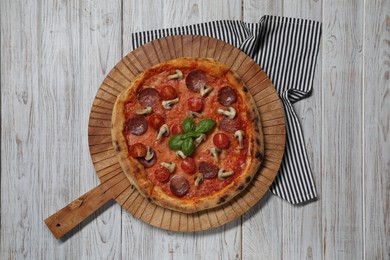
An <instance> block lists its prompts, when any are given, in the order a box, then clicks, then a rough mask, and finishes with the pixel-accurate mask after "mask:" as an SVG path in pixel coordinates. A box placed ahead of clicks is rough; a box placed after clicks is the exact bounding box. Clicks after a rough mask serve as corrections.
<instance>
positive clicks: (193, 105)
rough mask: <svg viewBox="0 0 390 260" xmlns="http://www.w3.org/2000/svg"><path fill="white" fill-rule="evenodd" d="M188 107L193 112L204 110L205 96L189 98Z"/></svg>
mask: <svg viewBox="0 0 390 260" xmlns="http://www.w3.org/2000/svg"><path fill="white" fill-rule="evenodd" d="M187 103H188V109H189V110H191V111H193V112H201V111H202V110H203V98H199V97H192V98H189V99H188V100H187Z"/></svg>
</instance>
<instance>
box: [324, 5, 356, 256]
mask: <svg viewBox="0 0 390 260" xmlns="http://www.w3.org/2000/svg"><path fill="white" fill-rule="evenodd" d="M323 3H324V5H325V6H327V8H326V9H325V10H324V12H323V19H324V20H323V25H324V33H323V43H324V46H323V51H324V53H325V54H326V55H325V56H323V63H322V65H323V69H322V86H323V88H322V103H323V104H324V108H323V112H322V116H323V118H322V120H323V121H322V129H323V130H322V131H323V132H322V140H323V143H322V153H323V155H324V156H323V157H322V158H323V160H322V180H321V183H322V184H321V185H322V198H323V199H322V210H321V211H322V229H323V236H324V238H323V239H324V241H323V245H324V249H323V255H324V258H325V259H346V258H351V259H362V258H363V251H364V244H363V226H362V223H363V204H362V203H361V202H362V194H363V185H362V183H363V174H362V173H363V160H362V159H363V146H362V142H361V140H362V138H363V135H362V134H363V133H362V124H363V122H362V114H361V113H362V109H363V107H362V102H361V98H362V76H363V74H362V69H363V66H362V64H363V57H362V49H361V48H362V44H363V34H362V32H363V30H362V28H363V27H362V26H363V21H362V19H360V17H362V15H363V6H362V4H361V3H362V2H344V1H327V0H324V1H323ZM336 13H337V15H336ZM341 25H342V26H341ZM352 122H353V123H352Z"/></svg>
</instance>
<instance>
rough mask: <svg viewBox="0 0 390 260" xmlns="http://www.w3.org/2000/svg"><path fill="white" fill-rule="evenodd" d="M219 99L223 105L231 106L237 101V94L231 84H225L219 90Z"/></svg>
mask: <svg viewBox="0 0 390 260" xmlns="http://www.w3.org/2000/svg"><path fill="white" fill-rule="evenodd" d="M217 101H218V103H219V104H221V105H223V106H230V105H231V104H233V103H235V102H236V101H237V94H236V92H235V91H234V89H232V88H231V87H229V86H225V87H223V88H221V89H220V90H218V97H217Z"/></svg>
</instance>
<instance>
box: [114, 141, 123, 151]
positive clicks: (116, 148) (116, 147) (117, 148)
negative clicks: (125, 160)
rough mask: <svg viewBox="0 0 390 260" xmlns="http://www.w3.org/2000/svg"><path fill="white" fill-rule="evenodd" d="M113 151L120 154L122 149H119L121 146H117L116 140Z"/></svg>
mask: <svg viewBox="0 0 390 260" xmlns="http://www.w3.org/2000/svg"><path fill="white" fill-rule="evenodd" d="M115 150H116V151H117V152H120V151H121V150H122V148H121V146H120V145H119V143H118V141H117V140H115Z"/></svg>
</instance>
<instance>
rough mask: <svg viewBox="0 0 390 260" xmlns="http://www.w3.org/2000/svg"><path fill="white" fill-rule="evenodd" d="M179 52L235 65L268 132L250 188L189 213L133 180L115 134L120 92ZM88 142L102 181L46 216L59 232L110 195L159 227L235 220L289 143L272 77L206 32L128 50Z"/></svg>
mask: <svg viewBox="0 0 390 260" xmlns="http://www.w3.org/2000/svg"><path fill="white" fill-rule="evenodd" d="M179 57H209V58H214V59H216V60H218V61H220V62H222V63H224V64H226V65H227V66H229V67H230V68H231V69H232V70H233V71H236V72H237V73H238V74H239V75H240V76H241V78H242V80H243V81H244V83H245V85H246V86H247V87H248V89H249V90H250V92H251V93H252V95H253V97H254V99H255V101H256V104H257V106H258V108H259V112H260V117H261V123H262V127H263V133H264V142H265V153H264V157H265V159H264V162H263V163H262V165H261V168H260V170H259V172H258V173H257V175H256V176H255V178H254V179H253V180H252V182H251V183H250V184H249V186H248V187H247V189H246V190H244V191H243V192H242V193H240V194H239V195H238V196H237V197H235V198H234V199H232V200H231V201H229V202H228V203H226V204H224V205H222V206H220V207H217V208H214V209H209V210H205V211H201V212H198V213H193V214H185V213H180V212H177V211H173V210H170V209H165V208H162V207H160V206H157V205H155V204H153V203H152V202H150V201H148V200H147V199H146V198H144V197H143V196H142V195H141V194H140V193H139V192H138V191H137V190H136V189H135V188H134V187H133V186H132V185H130V183H129V181H128V180H127V178H126V176H125V174H124V173H123V171H122V169H121V167H120V165H119V162H118V160H117V157H116V154H115V151H114V148H113V145H112V140H111V114H112V109H113V106H114V103H115V101H116V97H117V96H118V95H119V94H120V93H121V92H122V91H123V90H125V89H127V88H128V87H129V86H130V84H131V82H132V80H133V79H134V78H135V77H136V76H137V75H138V74H139V73H141V72H142V71H144V70H145V69H148V68H149V67H151V66H153V65H156V64H158V63H161V62H163V61H165V60H171V59H175V58H179ZM88 137H89V147H90V153H91V157H92V161H93V164H94V166H95V169H96V173H97V175H98V177H99V178H100V180H101V184H100V185H99V186H97V187H96V188H95V189H93V190H91V191H90V192H88V193H87V194H85V195H83V196H82V197H80V198H79V199H76V200H75V201H73V202H72V203H70V204H69V205H68V206H66V207H64V208H63V209H61V210H60V211H58V212H57V213H55V214H53V215H52V216H50V217H49V218H47V219H46V220H45V222H46V224H47V225H48V227H49V228H50V230H51V231H52V232H53V234H54V235H55V236H56V237H57V238H58V237H61V236H62V235H64V234H65V233H66V232H67V231H69V230H70V229H71V228H72V227H74V226H76V225H77V224H78V222H81V221H82V220H83V219H84V218H85V217H86V216H88V215H89V214H91V213H92V212H93V211H94V210H95V209H97V208H98V207H100V206H102V205H103V204H104V203H105V202H107V201H108V200H110V199H111V198H112V199H114V200H115V201H116V202H118V203H119V204H120V205H121V206H122V207H123V208H124V209H126V210H127V211H128V212H129V213H131V214H132V215H133V216H134V217H136V218H138V219H140V220H142V221H144V222H146V223H148V224H150V225H153V226H155V227H158V228H162V229H166V230H172V231H184V232H187V231H199V230H206V229H209V228H213V227H218V226H221V225H224V224H226V223H227V222H229V221H232V220H234V219H236V218H238V217H240V216H241V215H243V214H244V213H245V212H247V211H248V210H249V209H250V208H251V207H252V206H254V205H255V204H256V203H257V202H258V201H259V200H260V199H261V198H262V197H263V195H264V194H265V193H266V192H267V190H268V189H269V187H270V185H271V184H272V182H273V180H274V178H275V176H276V174H277V172H278V170H279V167H280V164H281V162H282V158H283V154H284V148H285V143H286V127H285V114H284V108H283V106H282V102H281V100H280V98H279V95H278V93H277V92H276V90H275V88H274V86H273V84H272V82H271V80H270V79H269V78H268V77H267V75H266V74H265V73H264V71H262V69H261V68H260V67H259V65H257V64H256V63H255V62H254V61H253V60H252V59H251V58H250V57H248V56H247V55H246V54H245V53H244V52H242V51H241V50H239V49H237V48H235V47H233V46H232V45H230V44H227V43H226V42H223V41H219V40H216V39H214V38H210V37H204V36H192V35H185V36H171V37H165V38H160V39H157V40H154V41H152V42H150V43H147V44H145V45H143V46H141V47H139V48H138V49H136V50H134V51H132V52H130V53H129V54H128V55H126V56H125V57H124V58H123V59H122V60H121V61H120V62H119V63H117V64H116V65H115V67H114V68H113V69H112V70H111V71H110V73H109V74H108V75H107V77H106V78H105V80H104V81H103V83H102V84H101V86H100V88H99V90H98V92H97V94H96V97H95V100H94V102H93V105H92V109H91V114H90V119H89V128H88Z"/></svg>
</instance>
